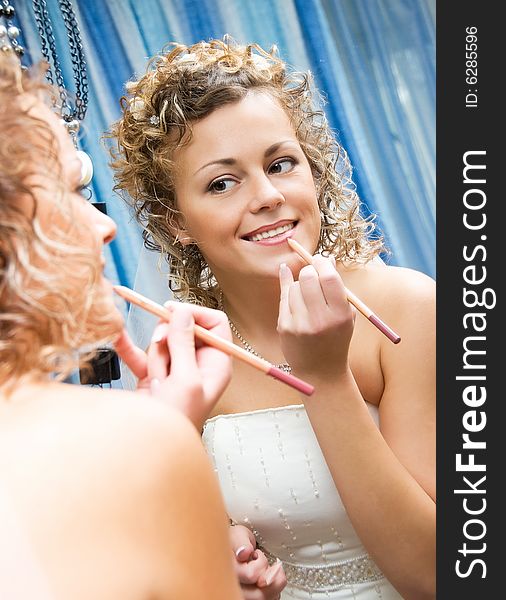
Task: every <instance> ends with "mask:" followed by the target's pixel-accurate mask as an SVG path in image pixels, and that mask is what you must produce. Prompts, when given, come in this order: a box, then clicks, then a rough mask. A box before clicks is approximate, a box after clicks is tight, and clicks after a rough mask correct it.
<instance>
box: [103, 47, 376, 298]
mask: <svg viewBox="0 0 506 600" xmlns="http://www.w3.org/2000/svg"><path fill="white" fill-rule="evenodd" d="M127 92H128V95H127V96H126V97H124V98H123V99H122V107H123V115H122V117H121V119H120V120H119V121H118V122H117V123H115V124H114V125H113V127H112V131H111V137H114V138H116V141H117V147H116V148H115V149H114V150H112V155H113V162H112V166H113V168H114V169H115V173H116V182H117V185H116V189H118V190H122V191H124V192H126V194H125V195H124V196H125V199H126V200H127V202H130V203H131V205H132V206H133V208H134V210H135V214H136V217H137V219H138V220H139V222H140V223H141V224H142V225H143V226H144V227H145V233H144V237H145V240H146V243H147V245H148V247H151V248H153V249H155V250H158V251H161V252H162V253H163V254H164V255H165V256H166V257H167V258H168V259H169V260H170V265H171V280H172V281H171V286H172V288H173V290H174V291H175V292H176V294H178V295H179V296H180V297H181V298H183V299H190V300H191V301H194V302H198V303H202V304H207V305H211V306H213V305H215V298H216V294H215V284H216V282H215V280H214V276H213V273H212V272H211V270H210V269H209V266H208V264H207V262H206V260H205V258H204V257H203V255H202V253H201V251H200V249H199V247H198V242H199V240H196V243H191V244H185V243H181V240H180V239H179V237H178V232H179V231H180V230H181V225H183V226H184V224H185V215H184V214H181V211H180V208H181V206H180V205H179V204H178V198H177V196H176V189H175V188H176V186H175V182H176V178H177V174H178V161H177V152H175V151H176V150H177V149H178V148H180V147H183V146H185V145H188V144H189V143H191V139H192V135H193V127H194V126H195V124H196V123H198V122H199V121H201V120H202V119H204V118H205V117H206V116H208V115H210V114H211V113H213V112H214V111H215V110H216V109H218V108H220V109H222V108H223V107H226V106H227V105H233V104H236V103H238V102H240V101H241V100H243V99H244V98H245V97H246V96H247V95H248V94H251V93H252V92H255V93H264V94H268V95H269V96H270V97H271V98H272V99H273V100H274V101H275V102H276V103H277V104H278V105H279V106H280V107H281V108H282V109H283V110H284V111H285V113H286V114H287V116H288V118H289V119H290V122H291V124H292V127H293V130H294V132H295V135H296V138H297V140H298V143H299V144H300V147H301V149H302V151H303V152H304V155H305V157H306V159H307V161H308V163H309V166H310V169H311V173H312V176H313V179H314V184H315V188H316V194H317V202H318V206H319V209H320V220H321V223H320V228H319V229H320V239H319V241H318V249H319V251H322V252H328V253H333V254H335V256H336V258H338V259H341V260H351V261H359V262H365V261H367V260H370V259H371V258H373V257H374V256H375V255H377V254H378V253H379V252H380V250H381V249H382V243H381V240H380V239H378V238H376V239H373V237H372V236H371V234H372V233H373V230H374V224H373V223H372V222H370V221H366V220H364V219H363V218H362V217H361V215H360V214H359V200H358V197H357V194H356V192H355V188H354V185H353V183H352V181H351V168H350V165H349V162H348V158H347V156H346V153H345V151H344V150H343V149H342V147H341V146H340V145H339V144H338V143H337V142H336V139H335V137H334V135H333V133H332V131H331V130H330V128H329V125H328V123H327V120H326V118H325V116H324V113H323V111H322V110H321V109H320V108H319V103H320V102H319V101H320V99H319V95H318V93H317V92H316V91H315V90H314V88H313V86H312V81H311V76H310V74H309V73H300V72H295V71H292V70H290V69H289V68H288V67H287V66H286V64H285V63H284V62H283V61H282V60H281V59H280V58H279V57H278V56H277V53H276V50H275V49H272V50H271V51H269V52H267V51H265V50H263V49H262V48H260V47H259V46H258V45H256V44H251V45H247V46H242V45H239V44H236V43H235V42H233V41H230V40H229V39H226V40H225V41H221V40H212V41H210V42H200V43H198V44H194V45H192V46H185V45H182V44H172V45H171V48H170V49H169V51H168V52H167V53H163V54H161V55H160V56H157V57H155V58H154V59H152V61H150V64H149V66H148V69H147V72H146V74H145V75H143V76H142V77H141V78H140V79H139V80H138V81H132V82H129V83H128V84H127ZM218 133H219V132H217V134H218Z"/></svg>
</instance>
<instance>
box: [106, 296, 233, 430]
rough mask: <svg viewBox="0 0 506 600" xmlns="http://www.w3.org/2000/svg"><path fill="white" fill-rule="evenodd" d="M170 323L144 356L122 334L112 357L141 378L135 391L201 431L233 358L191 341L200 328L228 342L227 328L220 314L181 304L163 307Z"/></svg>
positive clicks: (225, 382) (156, 335) (227, 377)
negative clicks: (156, 400) (157, 400)
mask: <svg viewBox="0 0 506 600" xmlns="http://www.w3.org/2000/svg"><path fill="white" fill-rule="evenodd" d="M165 306H166V308H168V309H169V310H170V311H171V314H172V316H171V320H170V323H165V322H162V323H159V324H158V325H157V327H156V328H155V331H154V333H153V337H152V339H151V344H150V346H149V348H148V350H147V352H143V351H142V350H141V349H140V348H137V347H136V346H135V345H134V344H133V342H132V341H131V340H130V338H129V337H128V335H127V334H126V332H124V333H123V335H122V336H121V337H120V338H119V340H118V341H117V342H116V344H115V348H116V351H117V352H118V354H119V356H120V357H121V358H122V360H123V361H124V362H125V363H126V365H127V366H128V367H129V368H130V370H131V371H132V372H133V373H134V375H135V376H136V377H138V378H139V381H138V386H137V389H138V390H149V392H150V393H151V395H153V396H155V397H157V398H160V399H161V400H163V401H164V402H167V403H169V404H170V405H171V406H174V407H175V408H177V409H179V410H180V411H181V412H182V413H183V414H185V415H186V416H187V417H189V419H190V420H191V421H192V422H193V423H194V425H195V426H196V427H197V429H199V430H200V429H201V428H202V426H203V424H204V422H205V420H206V418H207V416H208V415H209V413H210V412H211V410H212V409H213V407H214V405H215V404H216V402H217V401H218V400H219V398H220V396H221V394H222V393H223V391H224V390H225V388H226V386H227V385H228V382H229V381H230V377H231V374H232V365H231V358H230V357H229V356H228V355H227V354H225V353H224V352H222V351H221V350H217V349H216V348H213V347H212V346H207V345H204V344H202V343H200V342H199V340H196V339H195V333H194V325H195V324H198V325H200V326H202V327H204V328H205V329H207V330H208V331H211V332H213V333H214V334H216V335H219V336H220V337H223V338H225V339H227V340H230V339H231V334H230V328H229V326H228V321H227V318H226V316H225V314H224V313H222V312H221V311H217V310H212V309H210V308H204V307H201V306H194V305H190V304H185V303H182V302H167V303H166V304H165Z"/></svg>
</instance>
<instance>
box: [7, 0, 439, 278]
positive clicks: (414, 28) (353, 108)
mask: <svg viewBox="0 0 506 600" xmlns="http://www.w3.org/2000/svg"><path fill="white" fill-rule="evenodd" d="M46 1H47V7H48V12H49V14H50V17H51V20H52V23H53V28H54V32H55V38H56V43H57V49H58V53H59V57H60V61H61V65H62V71H63V74H64V78H65V82H66V85H67V87H68V89H69V90H70V91H72V90H74V89H75V88H74V87H73V75H72V65H71V61H70V55H69V50H68V42H67V38H66V33H65V27H64V24H63V21H62V17H61V13H60V10H59V5H58V0H46ZM13 4H14V6H15V8H16V11H17V18H18V23H19V25H20V27H21V30H22V35H23V43H24V44H25V46H26V48H27V60H28V61H29V62H30V61H32V62H33V61H36V60H38V59H40V58H41V53H40V42H39V37H38V33H37V26H36V22H35V18H34V13H33V8H32V3H31V1H30V0H13ZM73 6H74V9H75V12H76V18H77V21H78V23H79V26H80V30H81V35H82V38H83V45H84V51H85V55H86V60H87V65H88V78H89V107H88V113H87V116H86V119H85V121H84V126H83V133H82V136H81V140H82V147H83V149H84V150H85V151H87V152H88V153H89V154H90V155H91V156H92V158H93V162H94V166H95V176H94V180H93V195H94V200H95V201H105V202H107V210H108V214H109V215H111V216H112V217H113V219H114V220H115V221H116V222H117V223H118V236H117V239H116V240H115V241H114V242H113V243H112V244H111V245H110V247H109V249H108V250H107V267H106V274H107V275H108V276H109V278H110V279H112V280H113V281H114V282H119V283H121V284H124V285H127V286H130V287H131V286H132V285H133V282H134V277H135V272H136V268H137V260H138V253H139V249H140V247H141V244H142V238H141V234H140V230H139V227H138V226H137V225H136V224H135V222H134V221H133V220H132V218H131V216H130V215H129V213H128V210H127V209H126V208H125V206H124V205H123V203H122V201H121V200H120V199H119V198H118V197H117V196H115V194H114V193H113V192H112V187H113V178H112V173H111V171H110V169H109V167H108V154H107V151H106V149H105V144H104V142H103V141H102V139H101V138H102V135H103V133H104V132H105V131H106V130H107V129H108V127H109V124H110V123H111V122H112V121H113V120H115V119H117V118H118V116H119V114H120V110H119V102H118V100H119V98H120V97H121V95H122V93H123V92H124V83H125V82H126V81H127V80H128V79H129V78H131V77H132V75H133V74H135V73H138V74H140V73H142V71H143V70H144V67H145V64H146V61H147V59H148V57H150V56H151V55H153V54H155V53H157V52H159V51H160V50H161V49H162V48H163V46H164V45H165V44H166V43H167V42H169V41H179V42H183V43H186V44H190V43H194V42H197V41H199V40H201V39H209V38H215V37H218V38H221V37H223V35H224V34H225V33H229V34H231V35H232V36H233V37H234V38H235V39H236V40H238V41H239V42H243V43H246V42H257V43H259V44H260V45H261V46H264V47H270V46H272V45H274V44H275V45H277V46H278V48H279V51H280V55H281V57H282V58H283V59H285V60H286V61H287V62H289V63H291V64H292V65H294V66H295V67H297V68H299V69H310V70H311V71H312V72H313V74H314V76H315V80H316V83H317V85H318V87H319V88H320V90H321V91H322V92H323V93H324V95H325V96H326V98H327V104H326V106H325V110H326V112H327V116H328V118H329V120H330V123H331V125H332V127H333V129H334V130H335V132H336V133H337V135H338V138H339V139H340V141H341V143H342V144H343V145H344V147H345V148H346V150H347V151H348V153H349V155H350V159H351V162H352V164H353V165H354V181H355V183H356V185H357V189H358V192H359V194H360V197H361V199H362V201H363V203H364V209H363V210H364V214H367V213H368V212H374V213H376V214H378V215H379V218H378V221H379V224H380V227H381V230H382V231H383V233H384V234H385V236H386V239H387V242H388V245H389V247H390V249H391V251H392V257H391V258H390V259H389V261H390V263H391V264H396V265H400V266H406V267H412V268H415V269H418V270H421V271H423V272H425V273H427V274H429V275H431V276H434V275H435V0H142V1H140V0H73Z"/></svg>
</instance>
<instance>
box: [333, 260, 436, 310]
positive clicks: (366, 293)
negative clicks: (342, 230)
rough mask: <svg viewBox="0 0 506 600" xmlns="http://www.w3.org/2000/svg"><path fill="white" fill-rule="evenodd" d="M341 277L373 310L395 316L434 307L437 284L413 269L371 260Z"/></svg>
mask: <svg viewBox="0 0 506 600" xmlns="http://www.w3.org/2000/svg"><path fill="white" fill-rule="evenodd" d="M341 275H342V277H343V280H344V281H345V284H346V285H349V287H350V289H352V291H354V292H355V293H356V294H357V295H358V296H360V298H361V299H362V300H364V302H366V303H367V304H369V303H370V305H371V308H373V309H375V310H380V309H381V310H386V311H387V312H389V313H390V312H391V313H397V312H398V311H399V310H400V311H401V312H404V310H403V309H409V310H411V309H413V308H415V307H416V306H423V305H425V306H427V307H429V306H431V305H434V304H435V297H436V282H435V281H434V279H432V278H431V277H429V276H428V275H426V274H425V273H422V272H420V271H416V270H414V269H409V268H405V267H395V266H390V265H385V264H384V263H382V262H379V261H378V262H376V261H371V262H369V263H367V264H366V265H360V266H355V267H348V268H346V269H345V270H343V271H342V272H341Z"/></svg>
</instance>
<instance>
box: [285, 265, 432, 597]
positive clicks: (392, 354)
mask: <svg viewBox="0 0 506 600" xmlns="http://www.w3.org/2000/svg"><path fill="white" fill-rule="evenodd" d="M311 269H312V270H311ZM381 271H383V274H382V275H381V284H382V285H381V287H380V286H376V288H377V289H378V290H381V289H382V290H383V291H378V294H381V293H384V290H386V289H388V290H390V291H389V293H388V297H389V299H390V300H391V304H390V306H389V307H388V310H387V312H385V311H382V312H381V313H380V314H382V317H383V318H385V320H386V321H387V322H389V324H391V325H392V326H393V327H394V328H395V330H396V331H399V332H400V333H401V335H402V342H401V344H400V345H399V346H394V345H393V344H391V342H389V341H388V340H387V339H386V338H385V339H384V340H381V350H380V361H381V371H382V373H383V378H384V391H383V394H382V397H381V400H380V404H379V411H380V428H381V431H380V430H378V428H377V427H376V425H375V423H374V421H373V419H372V418H371V416H370V414H369V411H368V409H367V407H366V404H365V402H364V398H363V397H362V395H361V393H360V390H359V388H358V386H357V384H356V382H355V379H354V377H353V375H352V372H351V370H350V367H349V363H348V344H349V340H350V338H351V330H352V322H353V316H352V315H351V311H350V307H349V304H348V302H347V301H346V299H345V294H344V288H343V284H342V281H341V279H340V277H339V276H338V274H337V273H336V271H335V270H333V269H332V268H331V263H330V261H325V260H324V259H321V258H318V259H317V262H316V270H315V269H313V268H312V267H306V268H305V269H304V270H303V271H301V275H300V276H299V282H295V283H293V280H292V281H290V277H289V275H288V274H285V275H283V274H282V278H281V279H282V290H284V291H282V300H281V310H280V333H281V334H282V338H284V344H285V346H286V352H285V356H286V357H287V359H288V360H289V361H290V362H291V364H293V365H294V367H295V368H294V373H295V374H297V375H299V376H301V377H304V378H305V379H307V380H309V381H310V382H311V383H313V385H315V389H316V391H315V393H314V394H313V396H311V397H310V398H305V399H304V404H305V406H306V410H307V413H308V416H309V418H310V420H311V423H312V426H313V428H314V430H315V433H316V435H317V438H318V441H319V444H320V447H321V449H322V452H323V454H324V456H325V460H326V462H327V464H328V466H329V469H330V471H331V474H332V477H333V479H334V481H335V484H336V487H337V489H338V490H339V493H340V496H341V498H342V500H343V503H344V505H345V507H346V510H347V512H348V515H349V517H350V519H351V521H352V523H353V525H354V526H355V529H356V531H357V533H358V535H359V536H360V538H361V540H362V542H363V543H364V545H365V547H366V548H367V550H368V552H369V553H370V554H371V556H372V557H373V559H374V560H375V561H376V563H377V564H378V566H379V567H380V569H381V570H382V571H383V573H384V574H385V576H386V577H387V578H388V579H389V580H390V581H391V582H392V584H393V585H394V586H395V587H396V588H397V589H398V590H399V592H400V593H401V594H402V596H403V597H404V598H406V599H408V600H418V599H420V600H425V599H427V598H433V597H434V595H435V526H436V521H435V514H436V513H435V502H434V498H435V368H434V359H435V318H434V304H435V303H434V285H433V282H432V280H430V279H429V278H427V277H425V276H422V275H421V274H417V273H415V272H412V271H407V270H395V269H394V270H390V269H387V268H386V267H385V268H384V269H381ZM284 276H286V279H285V280H283V277H284ZM375 283H378V282H377V281H376V282H375ZM283 296H284V299H283ZM385 306H386V305H385ZM357 318H362V317H361V316H358V317H357ZM379 335H380V334H379ZM298 345H299V348H298V349H297V346H298ZM290 354H292V356H290ZM329 364H330V365H332V368H329V366H328V365H329ZM320 365H321V366H320Z"/></svg>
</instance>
